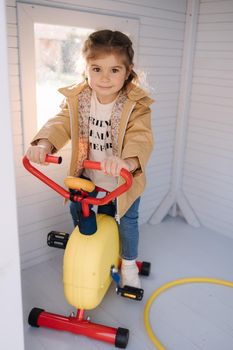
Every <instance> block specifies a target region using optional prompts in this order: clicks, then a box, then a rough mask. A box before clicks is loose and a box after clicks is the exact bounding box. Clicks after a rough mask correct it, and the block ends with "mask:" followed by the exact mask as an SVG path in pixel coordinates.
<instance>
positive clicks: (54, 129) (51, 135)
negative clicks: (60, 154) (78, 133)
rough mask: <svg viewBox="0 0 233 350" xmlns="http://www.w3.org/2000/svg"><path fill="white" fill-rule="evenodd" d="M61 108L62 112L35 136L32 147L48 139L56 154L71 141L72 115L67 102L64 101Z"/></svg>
mask: <svg viewBox="0 0 233 350" xmlns="http://www.w3.org/2000/svg"><path fill="white" fill-rule="evenodd" d="M60 107H61V110H60V112H59V113H58V114H57V115H56V116H55V117H54V118H51V119H49V120H48V121H47V122H46V123H45V125H44V126H43V127H42V128H41V129H40V130H39V131H38V133H37V134H36V135H35V137H34V138H33V140H32V142H31V144H32V145H36V144H37V142H38V141H39V140H40V139H47V140H48V141H49V142H50V143H51V144H52V145H53V147H54V149H53V153H54V152H56V151H57V150H59V149H61V148H62V147H63V146H64V145H65V144H66V143H67V142H68V141H69V140H70V138H71V134H70V114H69V110H68V104H67V101H66V100H64V101H63V103H62V104H61V106H60Z"/></svg>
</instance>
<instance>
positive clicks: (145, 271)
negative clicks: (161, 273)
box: [140, 261, 151, 276]
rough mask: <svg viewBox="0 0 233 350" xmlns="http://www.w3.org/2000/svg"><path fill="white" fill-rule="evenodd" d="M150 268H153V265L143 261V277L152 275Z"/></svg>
mask: <svg viewBox="0 0 233 350" xmlns="http://www.w3.org/2000/svg"><path fill="white" fill-rule="evenodd" d="M150 267H151V263H149V262H146V261H143V262H142V268H141V271H140V275H142V276H149V274H150Z"/></svg>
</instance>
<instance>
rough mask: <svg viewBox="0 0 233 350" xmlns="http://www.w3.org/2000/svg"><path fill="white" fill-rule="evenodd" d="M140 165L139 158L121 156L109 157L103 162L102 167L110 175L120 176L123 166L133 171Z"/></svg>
mask: <svg viewBox="0 0 233 350" xmlns="http://www.w3.org/2000/svg"><path fill="white" fill-rule="evenodd" d="M137 167H138V161H137V158H127V159H121V158H119V157H115V156H112V157H108V158H105V159H104V160H103V161H102V162H101V169H102V170H103V171H104V172H105V173H106V174H108V175H112V176H119V175H120V171H121V169H122V168H124V169H126V170H128V171H130V172H132V171H134V170H136V169H137Z"/></svg>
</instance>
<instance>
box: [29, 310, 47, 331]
mask: <svg viewBox="0 0 233 350" xmlns="http://www.w3.org/2000/svg"><path fill="white" fill-rule="evenodd" d="M43 311H44V310H43V309H39V308H38V307H34V308H33V309H32V310H31V312H30V314H29V316H28V324H30V326H32V327H40V326H39V325H38V324H37V321H38V318H39V316H40V314H41V312H43Z"/></svg>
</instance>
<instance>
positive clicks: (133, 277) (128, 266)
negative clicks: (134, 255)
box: [121, 259, 141, 288]
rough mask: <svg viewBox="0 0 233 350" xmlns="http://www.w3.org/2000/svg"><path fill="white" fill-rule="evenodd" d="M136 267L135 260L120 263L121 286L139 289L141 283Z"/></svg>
mask: <svg viewBox="0 0 233 350" xmlns="http://www.w3.org/2000/svg"><path fill="white" fill-rule="evenodd" d="M138 271H139V270H138V267H137V264H136V261H135V260H126V259H122V262H121V280H122V286H123V287H124V286H130V287H135V288H141V282H140V279H139V275H138Z"/></svg>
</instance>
